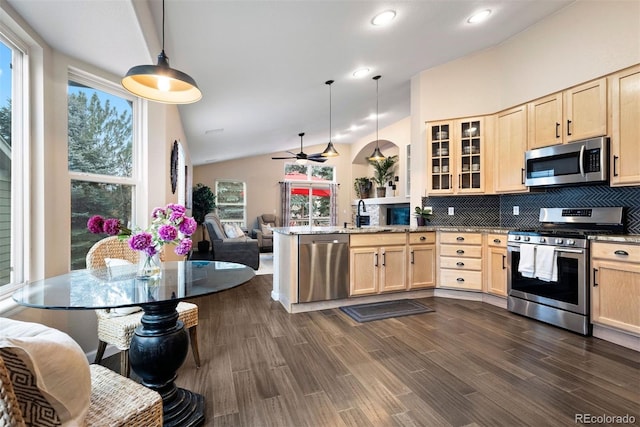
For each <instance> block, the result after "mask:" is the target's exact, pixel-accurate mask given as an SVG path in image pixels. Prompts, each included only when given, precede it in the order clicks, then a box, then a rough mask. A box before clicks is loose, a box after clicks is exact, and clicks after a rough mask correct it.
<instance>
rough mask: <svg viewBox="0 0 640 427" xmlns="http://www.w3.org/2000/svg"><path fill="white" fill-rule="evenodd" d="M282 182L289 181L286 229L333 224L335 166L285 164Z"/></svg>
mask: <svg viewBox="0 0 640 427" xmlns="http://www.w3.org/2000/svg"><path fill="white" fill-rule="evenodd" d="M284 179H285V181H290V190H289V191H290V196H289V203H288V210H289V211H288V212H285V217H286V218H288V225H289V226H299V225H316V226H323V225H335V218H334V216H335V215H332V210H333V209H334V208H332V203H334V199H335V197H333V196H334V192H335V167H334V166H319V165H299V164H296V163H288V164H286V165H285V169H284Z"/></svg>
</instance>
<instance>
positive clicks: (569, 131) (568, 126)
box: [567, 120, 571, 136]
mask: <svg viewBox="0 0 640 427" xmlns="http://www.w3.org/2000/svg"><path fill="white" fill-rule="evenodd" d="M567 136H571V120H567Z"/></svg>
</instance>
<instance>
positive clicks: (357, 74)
mask: <svg viewBox="0 0 640 427" xmlns="http://www.w3.org/2000/svg"><path fill="white" fill-rule="evenodd" d="M370 72H371V70H370V69H368V68H366V67H363V68H358V69H357V70H355V71H354V72H353V77H355V78H356V79H360V78H362V77H364V76H366V75H367V74H369V73H370Z"/></svg>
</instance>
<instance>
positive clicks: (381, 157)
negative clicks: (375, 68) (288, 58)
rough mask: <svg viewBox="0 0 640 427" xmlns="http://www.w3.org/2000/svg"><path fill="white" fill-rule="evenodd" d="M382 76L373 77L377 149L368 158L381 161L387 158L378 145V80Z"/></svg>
mask: <svg viewBox="0 0 640 427" xmlns="http://www.w3.org/2000/svg"><path fill="white" fill-rule="evenodd" d="M380 77H382V76H375V77H373V80H375V81H376V149H375V150H373V154H372V155H371V156H370V157H369V158H368V159H367V160H369V161H370V162H380V161H382V160H384V159H385V157H384V155H383V154H382V152H380V147H379V146H378V80H380Z"/></svg>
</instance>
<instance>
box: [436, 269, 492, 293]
mask: <svg viewBox="0 0 640 427" xmlns="http://www.w3.org/2000/svg"><path fill="white" fill-rule="evenodd" d="M439 285H440V286H439V287H442V288H457V289H470V290H474V291H481V290H482V272H481V271H465V270H459V271H456V270H448V269H444V268H443V269H441V270H440V284H439Z"/></svg>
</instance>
